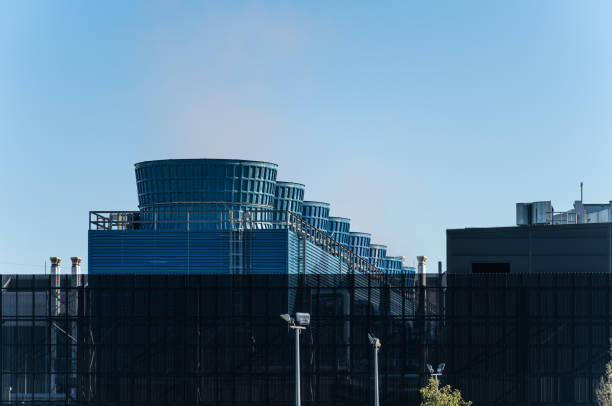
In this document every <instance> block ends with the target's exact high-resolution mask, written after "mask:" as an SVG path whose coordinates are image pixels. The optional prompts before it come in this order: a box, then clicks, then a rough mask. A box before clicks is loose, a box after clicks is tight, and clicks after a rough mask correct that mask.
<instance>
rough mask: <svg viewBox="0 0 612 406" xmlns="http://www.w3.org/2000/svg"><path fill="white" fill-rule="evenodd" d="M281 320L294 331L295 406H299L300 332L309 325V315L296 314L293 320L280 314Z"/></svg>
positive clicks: (286, 315) (287, 315)
mask: <svg viewBox="0 0 612 406" xmlns="http://www.w3.org/2000/svg"><path fill="white" fill-rule="evenodd" d="M281 319H283V320H285V321H286V322H287V323H288V324H289V328H292V329H293V330H295V406H300V404H301V400H300V331H301V330H306V327H307V326H308V325H309V324H310V313H296V314H295V318H293V317H291V316H290V315H289V314H281Z"/></svg>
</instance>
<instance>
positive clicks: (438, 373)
mask: <svg viewBox="0 0 612 406" xmlns="http://www.w3.org/2000/svg"><path fill="white" fill-rule="evenodd" d="M445 366H446V364H445V363H444V362H443V363H441V364H440V365H438V369H437V370H436V371H434V369H433V367H432V366H431V364H427V369H428V370H429V374H430V375H431V376H433V377H434V379H435V380H436V392H437V391H438V377H439V376H442V371H444V367H445Z"/></svg>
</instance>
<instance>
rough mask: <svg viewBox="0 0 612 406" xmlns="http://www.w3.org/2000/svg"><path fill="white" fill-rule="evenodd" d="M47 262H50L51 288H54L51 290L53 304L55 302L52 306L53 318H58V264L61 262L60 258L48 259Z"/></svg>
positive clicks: (59, 281) (59, 309)
mask: <svg viewBox="0 0 612 406" xmlns="http://www.w3.org/2000/svg"><path fill="white" fill-rule="evenodd" d="M49 260H50V261H51V287H52V288H55V289H53V290H52V292H53V302H55V303H54V304H53V315H54V316H58V315H59V314H60V311H61V308H60V289H59V288H60V286H61V284H60V283H61V279H60V276H61V274H60V272H61V270H60V262H61V261H62V259H61V258H60V257H50V258H49Z"/></svg>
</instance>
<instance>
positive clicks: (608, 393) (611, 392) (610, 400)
mask: <svg viewBox="0 0 612 406" xmlns="http://www.w3.org/2000/svg"><path fill="white" fill-rule="evenodd" d="M609 354H610V358H612V339H610V350H609ZM595 396H597V403H598V404H600V405H601V406H612V360H611V361H608V363H607V364H606V370H605V371H604V374H603V376H602V377H601V380H600V381H599V385H597V389H595Z"/></svg>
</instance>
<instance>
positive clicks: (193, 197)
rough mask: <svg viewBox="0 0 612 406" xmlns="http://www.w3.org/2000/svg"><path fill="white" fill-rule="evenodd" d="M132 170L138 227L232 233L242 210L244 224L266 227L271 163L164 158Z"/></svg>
mask: <svg viewBox="0 0 612 406" xmlns="http://www.w3.org/2000/svg"><path fill="white" fill-rule="evenodd" d="M135 166H136V185H137V187H138V203H139V207H140V212H141V215H140V220H139V221H140V223H141V224H140V225H141V227H140V228H144V229H169V230H185V229H187V230H219V229H225V228H229V227H231V228H232V229H235V228H237V227H239V226H240V222H241V220H242V218H243V216H244V215H245V212H249V213H248V216H249V220H258V221H256V222H255V223H253V222H252V221H251V222H250V223H249V224H256V227H255V228H271V214H272V212H271V210H272V209H273V208H274V196H275V183H276V173H277V169H278V166H277V165H276V164H273V163H269V162H258V161H244V160H233V159H166V160H160V161H145V162H139V163H137V164H136V165H135ZM220 213H222V214H220ZM220 216H222V217H223V218H219V217H220Z"/></svg>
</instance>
